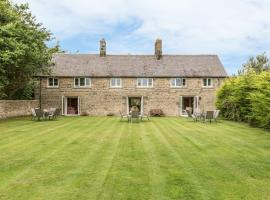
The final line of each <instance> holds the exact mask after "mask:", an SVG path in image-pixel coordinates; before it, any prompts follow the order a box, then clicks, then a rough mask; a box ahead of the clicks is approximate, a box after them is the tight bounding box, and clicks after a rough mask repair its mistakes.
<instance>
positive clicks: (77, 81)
mask: <svg viewBox="0 0 270 200" xmlns="http://www.w3.org/2000/svg"><path fill="white" fill-rule="evenodd" d="M75 86H79V79H78V78H75Z"/></svg>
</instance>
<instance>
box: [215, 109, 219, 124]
mask: <svg viewBox="0 0 270 200" xmlns="http://www.w3.org/2000/svg"><path fill="white" fill-rule="evenodd" d="M219 112H220V110H215V111H214V120H215V121H217V118H218V116H219Z"/></svg>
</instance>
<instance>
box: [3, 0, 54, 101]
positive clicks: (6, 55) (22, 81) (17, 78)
mask: <svg viewBox="0 0 270 200" xmlns="http://www.w3.org/2000/svg"><path fill="white" fill-rule="evenodd" d="M52 39H53V38H52V34H51V33H50V32H49V31H48V30H47V29H46V28H44V27H43V25H42V24H40V23H38V22H37V21H36V19H35V17H34V16H33V15H32V14H31V12H30V11H29V8H28V5H27V4H22V5H16V4H12V3H11V2H10V1H9V0H0V98H2V99H3V98H4V99H23V98H26V99H29V98H31V95H32V93H33V89H34V81H33V77H34V76H35V75H37V74H39V73H48V72H49V70H48V69H49V67H48V66H50V65H51V64H52V63H51V58H52V54H53V53H54V52H56V51H58V50H59V46H58V45H56V46H55V47H52V48H49V47H48V46H47V43H48V42H49V41H51V40H52Z"/></svg>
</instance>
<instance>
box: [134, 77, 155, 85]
mask: <svg viewBox="0 0 270 200" xmlns="http://www.w3.org/2000/svg"><path fill="white" fill-rule="evenodd" d="M137 87H153V79H152V78H137Z"/></svg>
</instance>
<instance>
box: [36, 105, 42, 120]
mask: <svg viewBox="0 0 270 200" xmlns="http://www.w3.org/2000/svg"><path fill="white" fill-rule="evenodd" d="M35 113H36V117H37V118H38V121H40V119H42V118H43V117H44V112H43V111H42V110H41V109H39V108H36V109H35Z"/></svg>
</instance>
